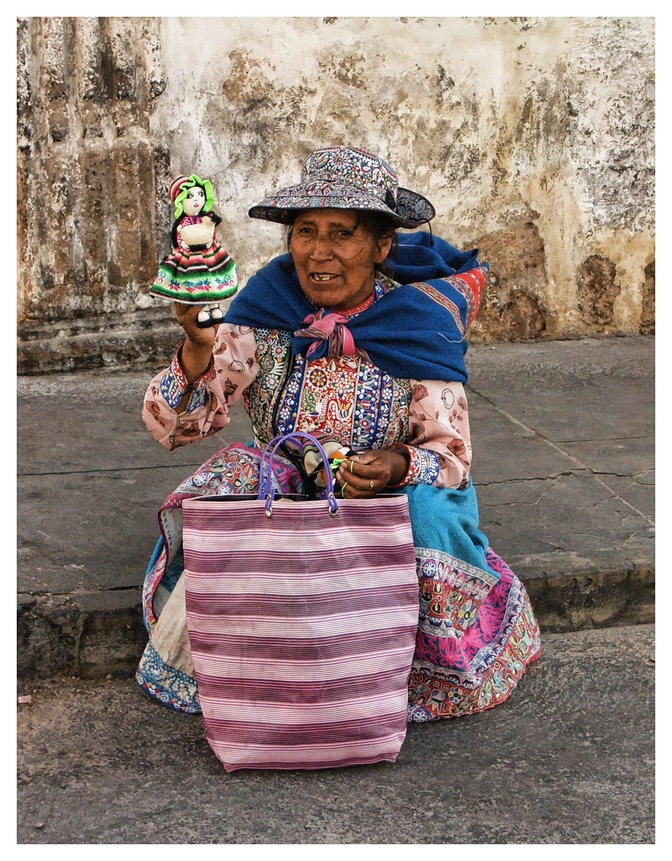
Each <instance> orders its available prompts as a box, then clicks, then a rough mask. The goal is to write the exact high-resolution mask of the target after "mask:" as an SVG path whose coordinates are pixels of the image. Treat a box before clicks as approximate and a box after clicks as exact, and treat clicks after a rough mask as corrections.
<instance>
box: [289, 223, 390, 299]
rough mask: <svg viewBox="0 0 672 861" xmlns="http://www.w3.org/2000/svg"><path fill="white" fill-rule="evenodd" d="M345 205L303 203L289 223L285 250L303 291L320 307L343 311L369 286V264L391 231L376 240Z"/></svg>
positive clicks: (380, 254) (378, 259)
mask: <svg viewBox="0 0 672 861" xmlns="http://www.w3.org/2000/svg"><path fill="white" fill-rule="evenodd" d="M357 220H358V219H357V213H356V212H353V211H352V210H349V209H308V210H305V211H303V212H300V213H299V214H298V215H297V217H296V220H295V221H294V225H293V227H292V235H291V238H290V240H289V252H290V254H291V255H292V260H293V261H294V266H295V267H296V272H297V275H298V277H299V284H300V285H301V289H302V290H303V292H304V293H305V294H306V296H307V297H308V298H309V299H310V300H311V301H312V302H314V303H315V304H316V305H318V306H319V307H321V308H327V309H329V310H331V311H348V310H350V309H351V308H355V307H356V306H357V305H360V304H361V303H362V302H364V301H365V300H366V299H368V298H369V296H370V295H371V293H372V292H373V282H374V267H375V266H376V264H378V263H382V262H383V260H385V258H386V257H387V255H388V252H389V250H390V246H391V245H392V236H390V237H389V238H386V239H383V240H381V242H380V244H378V243H377V242H376V239H375V238H374V236H373V235H372V234H371V233H370V232H369V230H368V229H367V228H365V227H364V226H363V225H361V224H358V223H357Z"/></svg>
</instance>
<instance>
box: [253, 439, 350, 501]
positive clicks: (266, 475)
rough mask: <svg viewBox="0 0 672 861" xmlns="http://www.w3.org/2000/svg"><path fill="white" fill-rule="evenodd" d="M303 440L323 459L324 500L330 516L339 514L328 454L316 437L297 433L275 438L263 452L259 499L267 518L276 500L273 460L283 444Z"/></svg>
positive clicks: (260, 467)
mask: <svg viewBox="0 0 672 861" xmlns="http://www.w3.org/2000/svg"><path fill="white" fill-rule="evenodd" d="M302 439H303V440H307V441H308V442H310V443H312V444H313V445H314V446H315V448H316V449H317V450H318V452H319V454H320V456H321V458H322V462H323V464H324V469H325V473H326V482H327V487H326V490H325V492H324V498H325V499H326V500H327V502H328V505H329V514H331V515H334V514H336V513H337V512H338V502H336V497H335V496H334V479H333V476H332V474H331V469H330V468H329V458H328V457H327V453H326V452H325V450H324V449H323V448H322V446H321V445H320V443H319V442H318V441H317V440H316V439H315V437H314V436H311V435H310V434H309V433H303V432H302V431H297V432H296V433H286V434H282V435H281V436H276V437H274V438H273V439H272V440H271V441H270V442H269V443H268V445H267V446H266V448H265V449H264V451H263V452H262V455H261V463H260V465H259V494H258V496H257V499H263V500H264V503H265V505H264V507H265V509H266V516H267V517H271V516H272V514H273V500H274V499H275V489H274V487H273V458H274V457H275V453H276V452H277V450H278V449H279V448H280V446H281V445H283V443H285V442H288V441H290V440H291V441H293V442H299V441H300V440H302Z"/></svg>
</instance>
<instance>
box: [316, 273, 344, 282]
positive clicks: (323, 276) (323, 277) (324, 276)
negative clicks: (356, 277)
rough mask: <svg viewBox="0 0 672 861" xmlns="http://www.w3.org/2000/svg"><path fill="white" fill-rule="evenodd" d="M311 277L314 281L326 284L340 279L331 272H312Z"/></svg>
mask: <svg viewBox="0 0 672 861" xmlns="http://www.w3.org/2000/svg"><path fill="white" fill-rule="evenodd" d="M310 277H311V279H312V280H313V281H319V282H320V283H324V282H325V281H333V280H334V279H336V278H338V277H339V276H338V275H332V274H330V273H329V272H311V273H310Z"/></svg>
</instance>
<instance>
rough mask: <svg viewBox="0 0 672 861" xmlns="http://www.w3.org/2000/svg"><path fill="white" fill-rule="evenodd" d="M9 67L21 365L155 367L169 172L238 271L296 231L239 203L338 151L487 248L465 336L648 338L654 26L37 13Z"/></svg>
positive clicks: (637, 21)
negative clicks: (156, 282)
mask: <svg viewBox="0 0 672 861" xmlns="http://www.w3.org/2000/svg"><path fill="white" fill-rule="evenodd" d="M18 60H19V70H18V71H19V84H18V95H19V107H18V142H19V171H18V172H19V204H20V206H19V212H20V219H19V226H18V233H19V272H18V275H19V284H18V290H19V299H18V308H19V340H20V345H19V368H20V370H23V371H24V372H27V373H30V372H40V371H48V370H70V369H76V368H79V367H92V366H100V365H112V366H113V365H119V364H135V365H139V364H141V363H149V364H155V365H156V364H160V363H161V362H162V361H164V358H165V357H166V356H167V355H168V354H169V352H170V350H172V348H173V346H174V344H175V343H176V342H177V340H178V339H179V331H178V330H177V328H176V327H175V324H173V323H172V321H171V309H170V307H169V306H168V305H167V304H164V303H161V302H160V301H159V300H153V299H151V298H150V297H149V296H148V295H147V287H148V285H149V283H151V280H152V279H153V277H154V275H155V272H156V267H157V263H158V261H159V260H160V258H161V257H162V256H163V255H164V254H165V253H166V252H167V251H168V249H169V238H168V230H169V225H170V218H171V213H170V206H169V202H168V200H167V194H166V190H167V185H168V183H169V180H170V178H171V177H172V176H173V175H175V174H177V173H192V172H195V173H198V174H199V175H201V176H206V177H208V178H210V179H211V180H212V181H213V184H214V186H215V190H216V209H217V210H218V211H219V212H220V214H221V215H222V217H223V222H222V225H221V228H220V234H221V237H222V239H223V241H224V244H225V245H226V247H227V248H228V249H229V250H230V251H231V253H232V254H233V256H234V257H235V259H236V261H237V263H238V267H239V271H240V273H241V276H242V278H243V280H244V279H245V277H246V276H249V275H250V274H252V272H254V270H255V269H256V268H258V267H259V266H260V265H262V264H263V263H264V262H266V261H267V260H268V259H269V258H270V257H271V256H272V255H274V254H276V253H278V251H280V250H282V241H283V240H282V230H281V228H280V227H279V226H278V225H272V224H267V223H264V222H259V221H252V220H251V219H249V218H248V217H247V210H248V209H249V207H250V206H251V205H253V204H255V203H257V202H258V201H259V200H260V199H261V198H262V197H263V196H264V195H265V194H266V193H267V192H268V191H270V190H272V189H273V188H276V187H278V186H280V185H286V184H291V183H293V182H295V181H296V180H297V179H298V173H299V169H300V164H301V161H302V160H303V158H304V157H305V155H306V154H307V153H308V152H309V151H310V150H312V149H314V148H316V147H318V146H325V145H330V144H340V143H348V144H352V145H356V146H361V147H364V148H366V149H370V150H372V151H374V152H377V153H379V154H381V155H383V156H385V157H387V158H388V159H389V160H390V161H391V162H392V163H393V164H394V165H395V167H396V168H397V170H398V172H399V176H400V182H401V184H402V185H405V186H407V187H409V188H412V189H415V190H417V191H419V192H421V193H423V194H425V195H426V196H427V197H429V198H430V200H432V202H433V203H434V205H435V206H436V209H437V212H438V216H437V218H436V219H435V221H434V222H433V229H434V231H435V232H436V233H437V234H439V235H441V236H443V237H444V238H445V239H447V240H448V241H449V242H452V243H453V244H454V245H457V246H459V247H463V248H467V247H474V246H478V247H479V248H480V249H481V252H482V254H483V255H484V256H485V257H486V258H487V259H488V260H489V261H490V263H491V267H492V278H491V281H490V284H489V286H488V289H487V295H486V296H485V300H484V302H483V305H482V308H481V312H480V314H479V316H478V318H477V322H476V323H475V325H474V328H473V331H472V338H476V339H490V338H494V339H510V338H539V337H556V338H557V337H573V336H577V335H581V334H595V333H615V332H637V331H642V332H651V331H653V325H654V315H653V305H654V299H653V297H654V274H655V260H654V19H653V18H592V19H590V18H57V17H53V18H23V19H19V25H18Z"/></svg>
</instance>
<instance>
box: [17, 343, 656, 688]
mask: <svg viewBox="0 0 672 861" xmlns="http://www.w3.org/2000/svg"><path fill="white" fill-rule="evenodd" d="M467 359H468V367H469V370H470V379H469V384H468V390H467V391H468V397H469V405H470V413H471V424H472V442H473V448H474V467H473V476H474V481H475V483H476V485H477V488H478V494H479V506H480V513H481V523H482V528H483V530H484V531H485V533H486V534H487V535H488V537H489V539H490V542H491V544H492V546H493V547H494V548H495V549H496V550H497V551H498V552H499V553H500V554H501V555H502V556H503V557H504V558H505V559H506V560H507V561H508V562H509V564H510V565H511V567H513V568H514V570H516V571H517V572H518V574H519V575H520V576H521V578H522V579H523V581H524V582H525V584H526V586H527V589H528V591H529V593H530V596H531V599H532V602H533V604H534V606H535V609H536V612H537V615H538V617H539V620H540V623H541V626H542V629H543V630H545V631H556V632H562V631H571V630H577V629H582V628H590V627H603V626H610V625H615V624H632V623H642V622H651V621H652V620H653V610H654V535H653V531H654V530H653V517H654V484H653V475H654V388H655V387H654V339H653V338H652V337H646V336H632V337H610V338H591V339H581V340H569V341H545V342H535V343H524V344H523V343H517V344H511V343H504V344H495V345H472V347H471V348H470V350H469V353H468V356H467ZM152 373H153V372H152V371H134V372H123V373H114V372H111V371H99V372H96V371H91V372H80V373H76V374H65V375H45V376H34V377H33V376H27V377H21V378H19V386H18V387H19V401H18V512H17V513H18V532H19V535H18V670H19V677H20V678H49V677H51V676H53V675H56V674H69V675H78V676H80V677H82V678H95V677H105V676H106V675H112V676H114V677H125V676H129V675H131V674H132V672H133V669H134V667H135V663H136V661H137V658H138V656H139V654H140V653H141V651H142V648H143V647H144V642H145V634H144V628H143V627H142V621H141V611H140V587H141V583H142V579H143V575H144V571H145V567H146V564H147V561H148V559H149V557H150V555H151V552H152V549H153V547H154V544H155V542H156V538H157V536H158V531H157V525H156V510H157V508H158V506H159V504H160V503H161V502H162V500H163V499H164V497H165V496H166V495H167V494H168V493H170V492H171V491H172V490H173V489H174V488H175V486H176V485H177V484H178V483H179V482H180V481H181V480H182V478H184V477H185V476H186V475H187V474H189V473H190V472H191V471H193V470H194V469H195V468H196V467H197V466H198V465H199V464H200V463H202V462H203V461H204V460H206V458H207V457H209V456H210V454H212V453H213V452H214V451H216V450H217V449H218V448H221V447H223V446H224V445H226V444H227V443H229V442H233V441H236V440H241V439H247V438H249V424H248V421H247V417H246V416H245V414H244V411H243V410H242V408H241V409H240V410H239V411H238V413H237V414H235V411H234V415H235V418H234V420H233V421H232V423H231V425H230V427H229V428H227V429H226V430H225V431H224V432H222V433H220V434H218V435H216V436H215V437H214V438H211V439H208V440H203V441H200V442H198V443H195V444H192V445H189V446H186V447H184V448H182V449H179V450H176V451H174V452H168V451H166V450H165V449H163V447H162V446H160V445H159V444H158V443H156V442H155V441H154V440H153V439H152V438H151V437H150V436H149V434H148V433H147V431H146V430H145V427H144V425H143V423H142V421H141V418H140V409H141V404H142V397H143V393H144V390H145V388H146V385H147V383H148V381H149V378H150V377H151V376H152Z"/></svg>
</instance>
